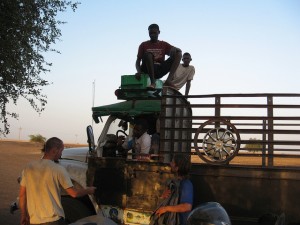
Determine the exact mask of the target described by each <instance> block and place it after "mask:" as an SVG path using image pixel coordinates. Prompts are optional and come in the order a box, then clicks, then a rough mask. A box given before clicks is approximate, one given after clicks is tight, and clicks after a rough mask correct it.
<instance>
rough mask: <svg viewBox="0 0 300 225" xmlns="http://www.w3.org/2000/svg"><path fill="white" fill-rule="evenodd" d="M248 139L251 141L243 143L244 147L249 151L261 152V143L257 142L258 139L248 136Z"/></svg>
mask: <svg viewBox="0 0 300 225" xmlns="http://www.w3.org/2000/svg"><path fill="white" fill-rule="evenodd" d="M249 141H250V142H251V143H248V144H246V145H245V147H244V148H245V149H246V150H247V151H249V152H261V151H262V149H263V145H262V144H261V143H259V141H260V140H258V139H256V138H250V139H249Z"/></svg>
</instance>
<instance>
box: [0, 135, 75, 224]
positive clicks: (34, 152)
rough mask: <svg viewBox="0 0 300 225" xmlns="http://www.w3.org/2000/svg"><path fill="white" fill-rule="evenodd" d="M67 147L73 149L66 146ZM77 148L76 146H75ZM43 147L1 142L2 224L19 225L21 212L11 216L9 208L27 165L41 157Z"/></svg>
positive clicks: (0, 200) (27, 143) (0, 216)
mask: <svg viewBox="0 0 300 225" xmlns="http://www.w3.org/2000/svg"><path fill="white" fill-rule="evenodd" d="M65 146H66V147H72V146H69V145H65ZM74 147H75V146H74ZM41 148H42V146H41V145H40V144H36V143H30V142H17V141H3V140H0V178H1V182H0V188H1V192H0V202H1V203H0V224H1V225H2V224H3V225H4V224H5V225H19V224H20V222H19V221H20V211H19V210H18V211H16V212H15V214H14V215H12V214H10V212H9V206H10V204H11V202H13V201H15V200H16V197H17V195H18V191H19V184H18V182H17V178H18V176H20V174H21V171H22V169H23V168H24V167H25V165H26V164H27V163H28V162H30V161H33V160H37V159H39V158H40V157H41V150H40V149H41Z"/></svg>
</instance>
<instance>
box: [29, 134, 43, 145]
mask: <svg viewBox="0 0 300 225" xmlns="http://www.w3.org/2000/svg"><path fill="white" fill-rule="evenodd" d="M29 140H30V142H37V143H42V144H44V143H45V142H46V138H45V137H43V136H42V135H40V134H37V135H33V134H31V135H29Z"/></svg>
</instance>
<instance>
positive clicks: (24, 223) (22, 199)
mask: <svg viewBox="0 0 300 225" xmlns="http://www.w3.org/2000/svg"><path fill="white" fill-rule="evenodd" d="M19 205H20V209H21V221H20V223H21V225H29V215H28V212H27V198H26V187H24V186H22V185H21V186H20V193H19Z"/></svg>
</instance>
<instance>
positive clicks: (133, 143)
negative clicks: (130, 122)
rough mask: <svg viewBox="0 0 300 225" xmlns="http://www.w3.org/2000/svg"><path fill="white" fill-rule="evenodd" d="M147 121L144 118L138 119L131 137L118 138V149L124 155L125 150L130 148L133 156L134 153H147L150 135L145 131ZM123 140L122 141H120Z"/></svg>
mask: <svg viewBox="0 0 300 225" xmlns="http://www.w3.org/2000/svg"><path fill="white" fill-rule="evenodd" d="M147 130H148V123H147V121H146V120H143V119H140V120H138V121H137V122H136V123H135V125H134V127H133V133H132V137H133V138H132V139H131V140H130V139H127V138H126V140H125V141H124V142H123V140H124V139H123V140H121V139H118V144H117V145H118V151H119V152H121V153H122V155H123V156H124V157H126V156H127V152H128V151H129V150H131V149H132V153H133V154H134V155H133V158H136V157H135V155H146V154H149V151H150V147H151V136H150V135H149V134H148V133H147ZM122 142H123V143H122Z"/></svg>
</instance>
